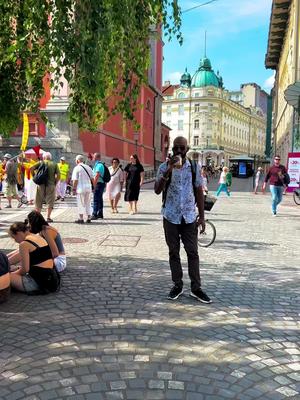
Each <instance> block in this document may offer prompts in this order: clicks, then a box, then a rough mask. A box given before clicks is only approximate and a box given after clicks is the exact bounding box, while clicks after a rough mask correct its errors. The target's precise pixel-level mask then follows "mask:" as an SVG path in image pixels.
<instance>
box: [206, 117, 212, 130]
mask: <svg viewBox="0 0 300 400" xmlns="http://www.w3.org/2000/svg"><path fill="white" fill-rule="evenodd" d="M211 128H212V119H208V120H207V129H211Z"/></svg>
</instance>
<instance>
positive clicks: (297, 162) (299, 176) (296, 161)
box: [287, 153, 300, 192]
mask: <svg viewBox="0 0 300 400" xmlns="http://www.w3.org/2000/svg"><path fill="white" fill-rule="evenodd" d="M287 170H288V174H289V176H290V180H291V181H290V183H289V187H288V190H287V191H288V192H293V191H294V190H295V189H297V188H299V181H300V153H288V165H287Z"/></svg>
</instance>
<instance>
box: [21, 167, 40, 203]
mask: <svg viewBox="0 0 300 400" xmlns="http://www.w3.org/2000/svg"><path fill="white" fill-rule="evenodd" d="M35 164H36V161H35V160H26V159H25V160H24V161H23V167H24V169H25V171H24V194H25V196H26V198H27V201H28V203H27V204H28V205H33V203H34V200H35V197H36V190H37V185H36V184H35V183H34V182H33V179H32V178H33V174H32V172H31V167H33V166H34V165H35Z"/></svg>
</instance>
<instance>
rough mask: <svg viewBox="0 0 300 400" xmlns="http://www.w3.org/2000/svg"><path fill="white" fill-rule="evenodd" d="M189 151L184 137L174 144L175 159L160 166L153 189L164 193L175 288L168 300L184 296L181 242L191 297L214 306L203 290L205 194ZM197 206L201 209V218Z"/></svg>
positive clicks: (171, 267)
mask: <svg viewBox="0 0 300 400" xmlns="http://www.w3.org/2000/svg"><path fill="white" fill-rule="evenodd" d="M188 150H189V148H188V146H187V140H186V139H185V138H184V137H181V136H179V137H177V138H176V139H175V140H174V142H173V156H172V157H171V159H170V161H169V162H164V163H163V164H161V165H160V166H159V169H158V172H157V177H156V181H155V186H154V190H155V193H156V194H160V193H161V192H163V198H164V201H163V207H162V215H163V227H164V232H165V239H166V243H167V245H168V248H169V263H170V269H171V275H172V281H173V283H174V286H173V287H172V289H171V291H170V293H169V296H168V298H169V299H171V300H176V299H177V298H178V297H179V296H180V295H182V293H183V280H182V278H183V273H182V266H181V260H180V239H181V241H182V243H183V245H184V249H185V251H186V253H187V258H188V271H189V277H190V279H191V293H190V295H191V296H192V297H194V298H196V299H197V300H199V301H201V302H203V303H211V300H210V298H209V297H208V296H207V294H206V293H205V292H204V291H203V290H202V288H201V280H200V270H199V255H198V226H201V232H204V231H205V219H204V195H203V189H202V178H201V175H200V171H199V168H198V166H195V167H193V164H192V162H191V161H190V160H189V159H188V158H187V157H186V154H187V152H188ZM195 204H197V208H198V214H199V215H198V217H197V212H196V207H195Z"/></svg>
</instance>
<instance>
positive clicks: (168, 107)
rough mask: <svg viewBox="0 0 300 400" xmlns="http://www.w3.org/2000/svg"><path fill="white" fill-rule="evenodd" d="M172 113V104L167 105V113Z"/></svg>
mask: <svg viewBox="0 0 300 400" xmlns="http://www.w3.org/2000/svg"><path fill="white" fill-rule="evenodd" d="M171 114H172V106H167V115H171Z"/></svg>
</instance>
